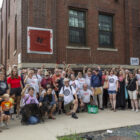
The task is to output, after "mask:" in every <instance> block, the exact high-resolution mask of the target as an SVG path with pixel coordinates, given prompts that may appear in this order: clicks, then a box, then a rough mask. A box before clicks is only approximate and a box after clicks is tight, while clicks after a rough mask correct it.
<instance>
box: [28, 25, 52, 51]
mask: <svg viewBox="0 0 140 140" xmlns="http://www.w3.org/2000/svg"><path fill="white" fill-rule="evenodd" d="M28 53H38V54H52V53H53V34H52V30H51V29H42V28H34V27H28Z"/></svg>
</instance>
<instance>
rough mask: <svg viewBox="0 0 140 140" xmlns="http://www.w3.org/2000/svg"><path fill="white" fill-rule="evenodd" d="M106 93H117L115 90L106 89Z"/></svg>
mask: <svg viewBox="0 0 140 140" xmlns="http://www.w3.org/2000/svg"><path fill="white" fill-rule="evenodd" d="M108 94H117V92H116V90H108Z"/></svg>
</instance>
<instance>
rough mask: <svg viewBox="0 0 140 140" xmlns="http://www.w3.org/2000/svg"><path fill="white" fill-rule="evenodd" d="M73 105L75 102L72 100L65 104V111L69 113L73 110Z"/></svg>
mask: <svg viewBox="0 0 140 140" xmlns="http://www.w3.org/2000/svg"><path fill="white" fill-rule="evenodd" d="M72 106H73V102H70V103H69V104H66V105H64V109H65V112H66V113H69V112H70V111H71V107H72Z"/></svg>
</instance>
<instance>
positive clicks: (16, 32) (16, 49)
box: [15, 16, 17, 50]
mask: <svg viewBox="0 0 140 140" xmlns="http://www.w3.org/2000/svg"><path fill="white" fill-rule="evenodd" d="M15 50H17V16H15Z"/></svg>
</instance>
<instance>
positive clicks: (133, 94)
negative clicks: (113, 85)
mask: <svg viewBox="0 0 140 140" xmlns="http://www.w3.org/2000/svg"><path fill="white" fill-rule="evenodd" d="M128 94H129V97H130V99H131V100H137V91H136V90H135V91H130V90H128Z"/></svg>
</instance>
